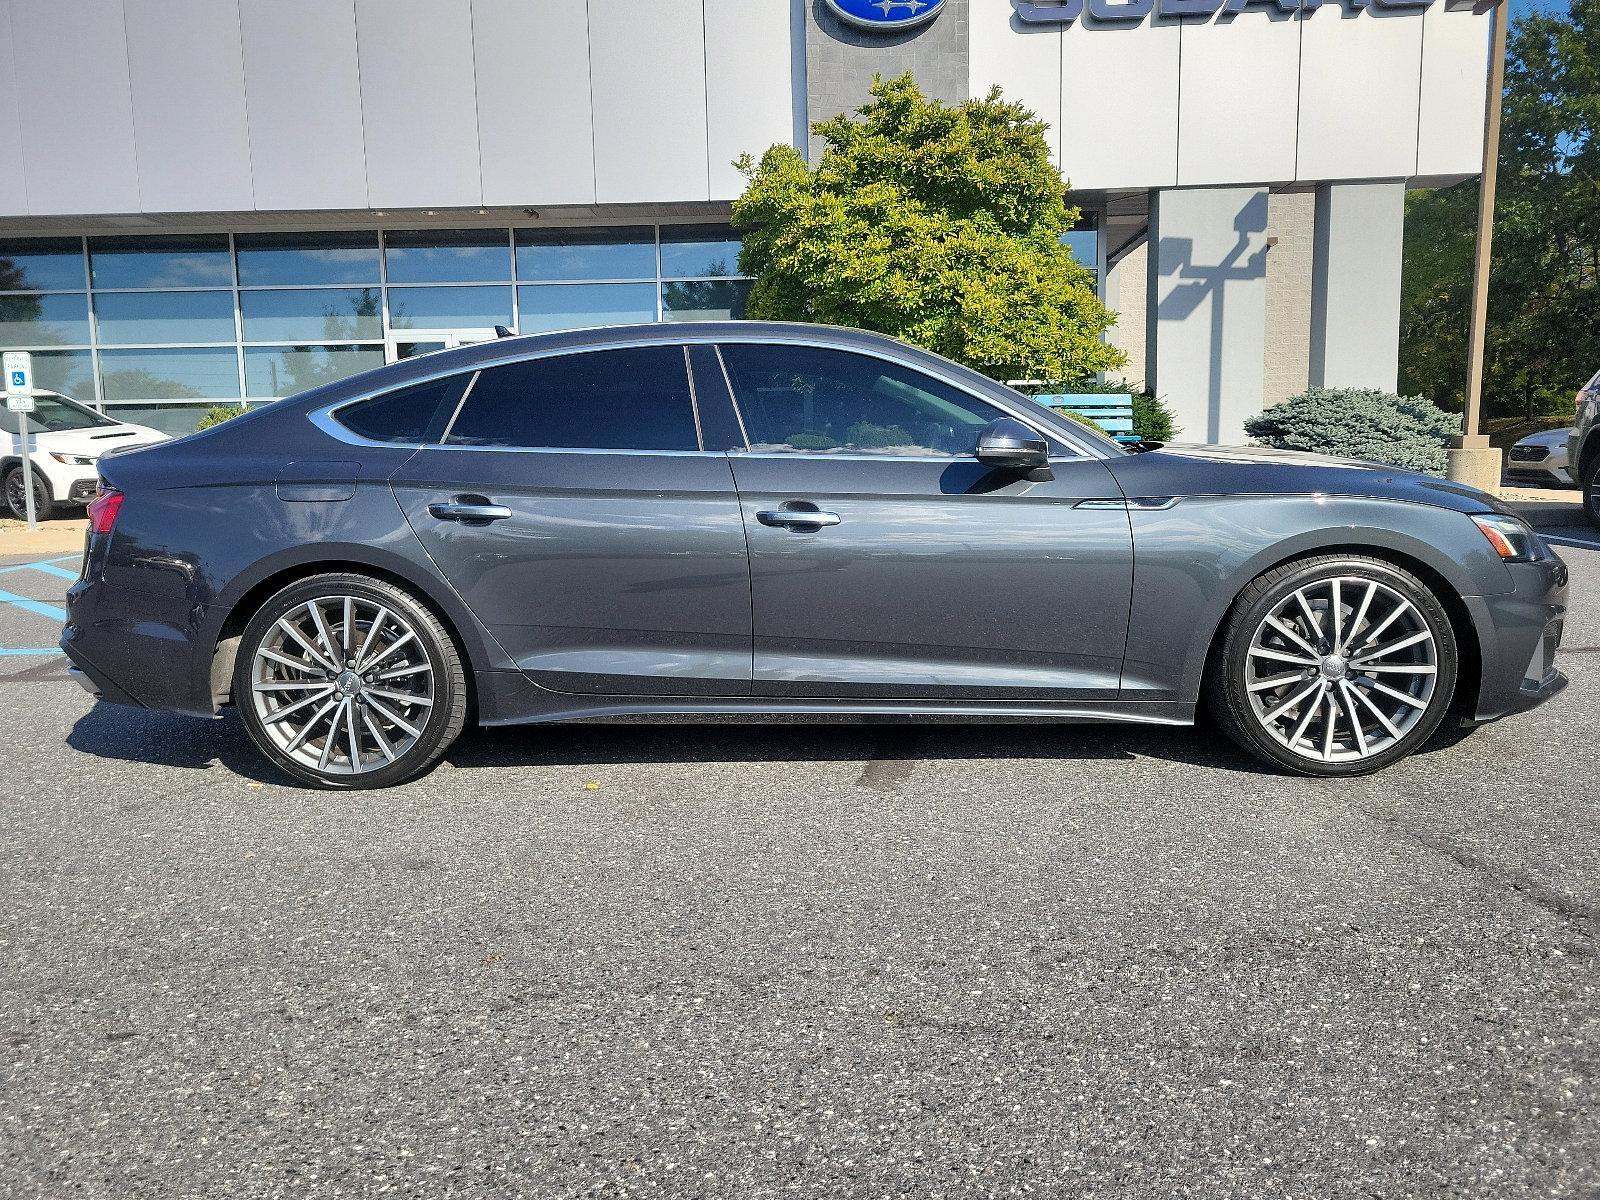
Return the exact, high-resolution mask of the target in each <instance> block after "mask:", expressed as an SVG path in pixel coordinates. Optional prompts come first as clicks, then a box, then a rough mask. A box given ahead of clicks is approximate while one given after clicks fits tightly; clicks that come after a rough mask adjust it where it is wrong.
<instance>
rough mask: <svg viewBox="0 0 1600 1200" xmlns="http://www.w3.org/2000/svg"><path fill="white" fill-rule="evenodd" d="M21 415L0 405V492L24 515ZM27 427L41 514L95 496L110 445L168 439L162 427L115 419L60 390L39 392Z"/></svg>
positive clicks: (35, 496)
mask: <svg viewBox="0 0 1600 1200" xmlns="http://www.w3.org/2000/svg"><path fill="white" fill-rule="evenodd" d="M20 420H21V418H20V416H19V415H18V414H17V413H14V412H7V411H6V410H5V409H4V408H0V494H3V495H4V497H5V507H6V509H7V510H9V512H10V514H11V515H12V516H15V517H16V518H18V519H19V520H21V519H22V518H23V517H25V516H26V515H27V496H26V495H25V493H24V492H23V490H22V480H23V476H22V439H21V437H20V436H19V433H18V431H19V429H20ZM28 432H29V433H31V434H32V435H33V447H32V449H33V505H34V511H35V512H36V513H37V514H38V515H39V517H40V518H44V517H48V516H49V515H50V514H51V513H52V512H53V511H54V510H56V509H59V508H66V507H68V506H72V505H84V504H87V503H88V502H89V501H90V500H91V499H93V498H94V490H95V488H96V487H97V486H98V485H99V482H100V470H99V462H100V459H101V458H103V457H104V456H105V455H107V454H109V453H110V452H111V451H113V450H125V449H128V448H129V447H132V446H148V445H150V444H151V443H152V442H164V441H166V440H167V435H166V434H164V433H162V432H160V431H159V430H156V429H149V428H146V427H145V426H143V425H129V424H126V423H124V422H122V421H113V420H112V419H111V418H110V417H107V416H103V415H102V414H100V413H97V412H95V411H94V409H92V408H88V407H86V406H85V405H82V404H79V403H78V402H77V401H76V400H73V399H70V398H69V397H66V396H63V395H60V394H59V393H57V392H41V393H39V394H38V395H37V396H35V397H34V401H33V412H32V414H31V415H30V416H29V417H28Z"/></svg>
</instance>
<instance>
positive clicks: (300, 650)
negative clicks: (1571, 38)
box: [250, 595, 435, 775]
mask: <svg viewBox="0 0 1600 1200" xmlns="http://www.w3.org/2000/svg"><path fill="white" fill-rule="evenodd" d="M250 690H251V703H252V704H253V705H254V708H255V713H256V716H257V718H258V719H259V720H260V723H261V726H262V728H263V730H265V731H266V734H267V736H268V737H270V738H271V739H272V741H273V742H274V743H275V744H276V746H277V747H278V749H279V750H280V751H282V753H284V754H285V755H287V756H288V757H289V758H291V759H292V760H293V761H295V762H296V763H298V764H299V765H300V766H302V767H305V768H308V769H310V770H312V771H316V772H318V773H320V774H324V775H360V774H364V773H366V772H368V771H375V770H377V769H379V768H380V767H384V766H387V765H389V764H390V763H393V762H396V761H398V760H399V759H400V758H402V757H403V756H404V755H405V754H406V753H407V752H408V751H409V750H411V749H412V747H414V746H415V745H416V744H417V742H418V741H419V740H421V738H422V732H423V728H424V726H425V725H426V724H427V721H428V713H429V710H430V709H432V707H433V704H434V699H435V694H434V668H433V664H432V663H431V662H430V661H429V658H428V654H427V651H426V648H425V647H424V645H423V643H422V639H421V638H420V637H419V636H418V633H417V629H416V628H415V626H414V625H413V624H412V623H411V621H410V620H409V619H408V618H407V617H405V616H403V615H402V614H400V613H399V612H396V611H395V610H394V609H393V608H392V607H389V606H386V605H384V604H382V603H380V602H378V601H376V600H372V599H369V598H367V597H364V596H351V595H336V596H319V597H316V598H314V599H310V600H307V601H304V602H303V603H301V604H299V605H297V606H296V607H294V608H292V609H290V610H289V611H288V612H286V613H284V614H283V615H282V616H280V617H279V618H278V619H277V621H276V622H274V624H273V625H272V627H271V629H270V630H268V632H267V634H266V636H264V637H263V638H262V639H261V641H260V644H259V645H258V646H257V648H256V652H255V656H254V660H253V662H252V664H251V672H250Z"/></svg>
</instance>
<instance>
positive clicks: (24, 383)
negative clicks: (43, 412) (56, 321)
mask: <svg viewBox="0 0 1600 1200" xmlns="http://www.w3.org/2000/svg"><path fill="white" fill-rule="evenodd" d="M3 365H4V369H5V375H6V409H7V410H8V411H10V412H14V413H16V414H17V442H18V444H19V445H18V448H19V449H20V450H21V452H22V495H23V501H22V504H23V509H24V511H25V512H26V513H27V514H28V528H29V529H38V528H39V514H38V513H37V512H35V511H34V507H33V450H32V442H33V434H32V433H31V431H30V430H29V429H28V414H29V413H31V412H32V411H33V355H31V354H29V353H28V352H27V351H26V350H8V351H6V354H5V357H4V361H3Z"/></svg>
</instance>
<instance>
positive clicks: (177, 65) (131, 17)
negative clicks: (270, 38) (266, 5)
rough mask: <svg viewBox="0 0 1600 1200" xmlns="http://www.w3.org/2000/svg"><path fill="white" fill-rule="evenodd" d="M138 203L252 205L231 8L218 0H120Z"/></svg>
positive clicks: (189, 207)
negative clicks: (126, 45)
mask: <svg viewBox="0 0 1600 1200" xmlns="http://www.w3.org/2000/svg"><path fill="white" fill-rule="evenodd" d="M123 10H124V15H125V18H126V21H127V31H128V80H129V84H130V85H131V89H132V94H133V110H134V113H135V114H136V118H137V119H136V120H135V122H134V149H135V152H136V154H137V155H138V164H139V206H140V207H141V208H142V209H143V210H144V211H145V212H184V211H208V210H209V211H225V210H228V209H248V208H252V207H254V204H255V196H254V193H253V191H252V189H251V185H250V137H249V130H248V128H247V124H246V120H245V104H244V60H243V50H242V48H241V46H240V38H239V9H238V6H237V5H236V4H233V3H226V2H223V0H123Z"/></svg>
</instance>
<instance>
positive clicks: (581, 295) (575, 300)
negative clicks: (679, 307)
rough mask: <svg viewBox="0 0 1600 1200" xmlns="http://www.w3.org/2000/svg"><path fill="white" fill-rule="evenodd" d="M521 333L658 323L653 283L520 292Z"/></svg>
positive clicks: (551, 286) (542, 286)
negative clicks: (647, 322)
mask: <svg viewBox="0 0 1600 1200" xmlns="http://www.w3.org/2000/svg"><path fill="white" fill-rule="evenodd" d="M517 308H518V311H519V313H520V316H521V324H520V327H519V329H518V332H519V333H548V332H550V331H552V330H556V329H587V328H589V327H590V326H593V325H632V324H635V323H638V322H643V321H654V320H655V319H656V289H655V285H654V284H653V283H537V284H533V285H531V286H527V287H521V288H518V289H517Z"/></svg>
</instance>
